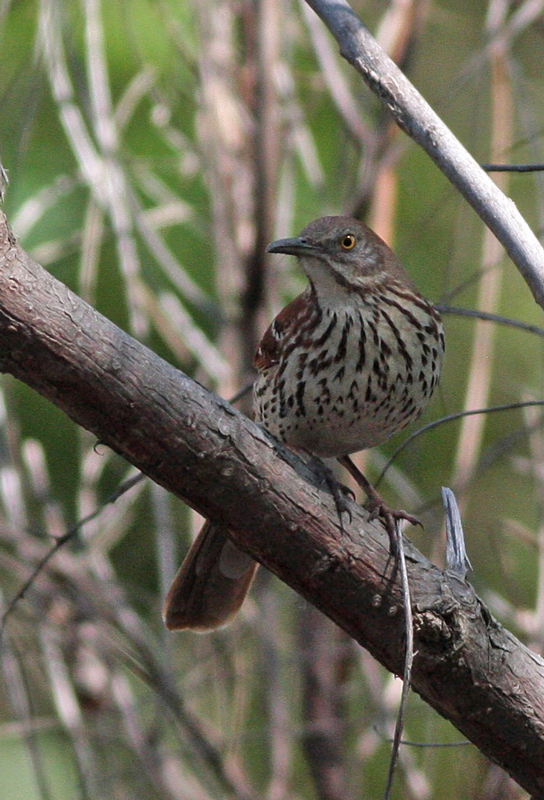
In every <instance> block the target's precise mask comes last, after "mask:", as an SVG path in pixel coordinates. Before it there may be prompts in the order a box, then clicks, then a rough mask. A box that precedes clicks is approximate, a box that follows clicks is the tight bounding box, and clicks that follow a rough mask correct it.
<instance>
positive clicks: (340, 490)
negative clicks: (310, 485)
mask: <svg viewBox="0 0 544 800" xmlns="http://www.w3.org/2000/svg"><path fill="white" fill-rule="evenodd" d="M310 463H311V464H312V465H313V466H314V467H315V468H316V471H317V472H318V473H319V476H320V478H321V479H322V481H323V483H324V484H325V485H326V486H327V489H328V490H329V491H330V493H331V494H332V496H333V500H334V505H335V506H336V513H337V514H338V521H339V522H340V530H341V531H342V533H343V532H344V523H343V521H342V514H344V513H345V514H347V515H348V516H349V521H350V522H351V520H352V515H351V511H350V508H349V505H348V503H347V500H346V497H349V498H350V499H351V500H355V495H354V493H353V492H352V491H351V489H350V488H349V487H348V486H344V484H342V483H339V482H338V481H337V480H336V478H335V477H334V475H333V472H332V470H331V469H330V467H328V466H327V465H326V464H325V462H324V461H322V460H321V459H320V458H318V456H311V457H310Z"/></svg>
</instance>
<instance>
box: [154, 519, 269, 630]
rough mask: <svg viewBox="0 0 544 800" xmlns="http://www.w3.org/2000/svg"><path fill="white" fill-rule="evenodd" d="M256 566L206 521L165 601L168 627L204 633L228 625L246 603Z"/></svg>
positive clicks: (222, 532) (221, 529)
mask: <svg viewBox="0 0 544 800" xmlns="http://www.w3.org/2000/svg"><path fill="white" fill-rule="evenodd" d="M257 566H258V565H257V562H256V561H253V559H252V558H250V557H249V556H248V555H246V554H245V553H243V552H242V551H241V550H238V548H237V547H235V546H234V545H233V544H231V542H230V541H229V539H228V538H227V536H226V533H225V531H224V529H223V528H221V527H219V526H217V525H214V524H213V523H211V522H209V521H207V522H206V523H205V524H204V526H203V527H202V530H201V531H200V533H199V534H198V536H197V538H196V539H195V541H194V543H193V545H192V547H191V549H190V550H189V552H188V554H187V556H186V557H185V561H184V562H183V564H182V565H181V567H180V568H179V571H178V573H177V575H176V577H175V578H174V581H173V583H172V586H171V587H170V591H169V592H168V595H167V597H166V600H165V603H164V606H163V611H162V615H163V619H164V622H165V624H166V627H167V628H170V630H180V629H182V628H190V629H191V630H194V631H198V632H200V633H205V632H206V631H213V630H215V629H216V628H222V627H223V626H224V625H228V623H229V622H230V621H231V619H232V618H233V617H234V615H235V614H236V612H237V611H238V609H239V608H240V606H241V605H242V603H243V602H244V598H245V596H246V594H247V593H248V591H249V587H250V586H251V582H252V581H253V576H254V575H255V571H256V569H257Z"/></svg>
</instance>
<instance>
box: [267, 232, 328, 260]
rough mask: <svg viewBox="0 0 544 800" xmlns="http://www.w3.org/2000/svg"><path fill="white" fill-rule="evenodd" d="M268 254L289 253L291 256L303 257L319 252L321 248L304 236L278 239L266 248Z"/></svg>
mask: <svg viewBox="0 0 544 800" xmlns="http://www.w3.org/2000/svg"><path fill="white" fill-rule="evenodd" d="M266 252H267V253H287V254H288V255H290V256H303V255H305V254H307V253H315V252H319V248H318V247H316V245H315V244H312V243H311V242H309V241H308V240H307V239H304V238H303V237H302V236H293V238H292V239H278V240H277V241H275V242H272V244H269V245H268V247H267V248H266Z"/></svg>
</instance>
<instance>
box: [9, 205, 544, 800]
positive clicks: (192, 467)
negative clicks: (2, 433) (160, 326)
mask: <svg viewBox="0 0 544 800" xmlns="http://www.w3.org/2000/svg"><path fill="white" fill-rule="evenodd" d="M0 368H1V369H2V371H4V372H9V373H11V374H12V375H14V376H15V377H17V378H19V379H21V380H22V381H24V382H25V383H27V384H28V385H29V386H32V387H33V388H34V389H36V390H37V391H38V392H40V393H41V394H42V395H44V396H45V397H47V398H49V399H50V400H51V401H52V402H54V403H55V404H56V405H58V406H59V407H60V408H62V409H63V410H64V411H65V412H66V413H67V414H68V415H69V416H70V417H71V418H72V419H74V420H75V421H76V422H78V423H79V424H80V425H82V426H84V427H85V428H87V429H88V430H90V431H92V432H93V433H94V434H95V435H96V436H97V438H98V439H99V440H100V441H102V442H104V443H105V444H107V445H109V446H110V447H112V448H113V449H114V450H116V451H117V452H118V453H120V454H121V455H123V456H124V457H125V458H126V459H127V460H128V461H130V462H131V463H132V464H134V465H135V466H137V467H138V468H139V469H141V470H142V471H143V472H144V473H146V474H147V475H149V477H151V478H152V479H153V480H155V481H157V482H158V483H160V484H162V485H163V486H165V487H166V488H167V489H169V490H170V491H172V492H174V493H175V494H177V495H178V496H179V497H182V498H183V499H185V500H186V501H187V502H188V503H190V505H192V506H194V507H195V508H197V509H198V510H199V511H200V512H201V513H203V514H205V515H207V516H209V517H211V518H213V519H215V520H218V521H220V522H222V523H224V524H225V525H226V526H228V527H229V528H230V529H231V530H232V531H233V534H232V535H233V539H234V540H235V541H236V543H237V544H238V545H239V546H240V547H242V548H243V549H245V550H247V551H248V552H249V553H251V555H252V556H254V557H255V558H256V559H258V560H259V561H261V562H262V563H263V564H264V565H265V566H267V567H268V568H269V569H271V570H272V571H273V572H274V573H276V574H277V575H279V576H280V577H281V578H282V579H283V580H285V581H286V582H287V583H289V584H290V585H291V586H293V587H294V588H295V589H296V590H297V591H298V592H300V593H301V594H302V595H304V596H305V597H306V598H307V599H308V600H309V601H310V602H312V603H313V604H314V605H316V606H317V607H318V608H320V609H321V610H322V611H324V612H325V613H326V614H327V615H328V616H329V617H331V619H333V620H334V621H335V622H337V623H338V625H340V626H341V627H342V628H344V630H346V631H347V632H348V633H349V634H350V635H351V636H353V637H354V638H355V639H356V640H357V641H358V642H359V643H360V644H361V645H363V646H364V647H366V648H368V649H369V650H370V652H371V653H372V654H373V655H374V656H375V657H376V658H377V659H378V660H379V661H381V663H382V664H384V665H385V666H386V667H387V668H388V669H389V670H391V671H392V672H394V673H396V674H399V673H401V672H402V661H403V634H404V622H403V614H402V609H401V604H402V595H401V591H400V587H399V585H398V582H397V580H396V576H395V575H394V574H392V563H391V560H390V559H389V543H388V538H387V535H386V534H385V532H384V531H383V529H382V528H381V526H380V525H378V524H377V523H369V522H368V519H367V515H366V514H365V512H364V511H362V510H361V509H359V508H357V507H356V506H353V521H352V522H351V524H349V525H348V527H347V530H346V532H345V533H344V534H341V532H340V531H339V528H338V519H337V515H336V510H335V505H334V501H333V499H332V498H331V497H330V495H329V494H328V492H327V491H326V489H324V488H321V487H320V486H319V481H318V479H317V478H316V476H315V475H314V473H313V472H312V471H311V469H310V468H309V467H307V466H305V465H304V464H302V462H300V461H299V460H298V458H296V456H294V455H292V454H291V453H289V452H288V451H286V450H284V449H283V448H281V447H280V446H279V445H277V444H276V443H275V442H274V441H273V440H272V439H271V438H270V437H269V436H268V435H266V434H265V433H264V432H262V431H261V430H260V429H259V428H258V427H257V426H256V425H254V424H253V423H251V422H250V421H249V420H247V419H246V418H245V417H243V416H242V415H241V414H239V413H238V412H237V411H235V410H234V409H233V408H232V407H231V406H229V405H228V403H226V402H224V401H223V400H221V399H220V398H218V397H217V396H215V395H214V394H212V393H210V392H208V391H206V390H205V389H204V388H203V387H201V386H200V385H199V384H197V383H196V382H195V381H193V380H191V379H190V378H188V377H187V376H185V375H183V373H181V372H179V371H178V370H176V369H174V368H173V367H172V366H170V365H169V364H167V363H166V362H165V361H163V360H162V359H160V358H159V357H158V356H156V355H155V354H154V353H152V352H151V351H150V350H148V349H147V348H146V347H144V346H143V345H141V344H139V343H138V342H137V341H135V340H134V339H132V338H131V337H130V336H128V335H126V334H125V333H123V331H121V330H120V329H119V328H117V327H116V326H115V325H113V324H112V323H111V322H109V321H108V320H107V319H105V318H104V317H102V316H101V315H100V314H98V313H97V312H96V311H95V310H94V309H92V308H91V307H90V306H88V305H87V304H86V303H84V302H83V301H82V300H80V299H79V298H78V297H76V296H75V295H74V294H72V293H71V292H70V291H69V290H68V289H67V288H66V287H65V286H63V285H62V284H61V283H59V282H58V281H56V280H55V279H54V278H52V277H51V276H50V275H49V274H48V273H46V272H45V271H44V270H43V269H42V268H41V267H40V266H39V265H37V264H35V263H34V262H33V261H32V260H31V259H30V257H29V256H28V255H27V254H26V253H25V252H24V251H22V250H21V249H20V248H19V247H18V246H17V244H16V242H15V239H14V237H13V235H12V234H11V232H10V230H9V228H8V226H7V223H6V220H5V217H4V216H3V215H2V214H0ZM346 522H347V520H346ZM406 548H407V561H408V567H409V577H410V585H411V587H412V594H413V608H414V629H415V636H416V642H415V651H416V655H415V659H414V671H413V686H414V689H415V690H416V691H417V692H418V693H419V694H420V695H421V696H422V697H423V698H424V699H425V700H426V701H427V702H428V703H430V704H431V705H432V706H433V707H434V708H435V709H436V710H437V711H438V712H439V713H440V714H442V715H443V716H445V717H447V718H448V719H450V720H451V721H452V722H453V723H454V724H455V725H456V726H457V727H458V728H459V730H461V731H462V732H463V733H464V734H465V735H466V736H467V737H468V738H469V739H471V740H472V741H473V742H474V743H475V744H476V745H477V746H478V747H479V748H480V749H481V750H482V751H483V752H484V753H485V754H486V755H487V756H488V757H489V758H491V759H493V760H494V761H496V762H497V763H499V764H501V765H502V766H503V767H504V768H505V769H507V770H508V771H509V772H510V773H511V774H512V776H513V777H514V778H516V779H517V780H518V781H519V783H521V784H522V785H523V786H524V787H525V788H526V789H528V791H530V792H532V794H533V795H534V796H535V797H540V798H544V704H543V703H542V697H544V663H543V662H542V660H541V659H540V658H538V657H537V656H535V655H534V654H532V653H530V652H529V651H528V650H527V649H526V648H525V647H524V646H523V645H522V644H521V643H520V642H518V641H517V640H516V639H515V638H514V637H513V636H512V635H511V634H509V633H508V632H507V631H505V630H504V629H503V628H502V627H501V626H500V625H499V624H498V623H496V622H495V621H494V620H493V619H492V618H491V616H490V615H489V613H488V612H487V610H486V609H485V607H484V606H483V605H482V603H481V602H480V601H479V600H478V598H477V597H476V596H475V595H474V593H473V591H472V589H471V588H470V587H469V586H467V585H466V584H464V583H461V582H458V581H456V580H455V579H454V578H452V577H449V576H447V575H445V574H443V573H442V572H441V571H440V570H438V569H437V568H436V567H434V566H432V564H430V563H429V562H428V561H427V560H426V559H425V558H424V557H423V556H422V555H420V554H419V553H418V552H417V551H416V550H415V548H413V547H412V546H410V544H409V543H407V545H406Z"/></svg>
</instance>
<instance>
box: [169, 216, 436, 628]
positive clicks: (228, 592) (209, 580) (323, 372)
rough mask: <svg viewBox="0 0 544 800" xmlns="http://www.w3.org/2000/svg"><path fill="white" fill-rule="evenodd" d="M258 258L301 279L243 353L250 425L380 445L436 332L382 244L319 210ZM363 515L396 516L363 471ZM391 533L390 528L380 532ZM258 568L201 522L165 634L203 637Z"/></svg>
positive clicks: (331, 453) (423, 392)
mask: <svg viewBox="0 0 544 800" xmlns="http://www.w3.org/2000/svg"><path fill="white" fill-rule="evenodd" d="M267 251H268V252H269V253H279V254H288V255H294V256H296V257H297V258H298V261H299V263H300V266H301V267H302V270H303V272H304V273H305V275H306V278H307V279H308V285H307V286H306V288H305V290H304V291H303V292H302V294H300V295H299V296H298V297H296V298H295V299H294V300H293V301H292V302H291V303H289V304H288V305H287V306H286V307H285V308H284V309H283V310H282V311H281V312H280V313H279V314H278V316H277V317H276V318H275V319H274V320H273V322H272V323H271V324H270V326H269V327H268V329H267V331H266V332H265V334H264V336H263V338H262V340H261V343H260V345H259V347H258V349H257V352H256V354H255V358H254V365H255V369H256V371H257V378H256V380H255V383H254V387H253V409H254V417H255V420H256V421H257V422H258V423H259V424H260V425H262V426H263V427H264V428H265V429H266V430H267V431H268V432H269V433H270V434H272V435H273V436H274V437H276V438H277V439H279V440H280V441H281V442H282V443H284V444H286V445H287V446H288V447H290V448H292V449H293V450H295V451H298V452H302V453H305V454H307V455H309V456H312V457H318V458H319V459H322V458H326V459H328V458H337V459H338V460H339V461H340V463H342V464H344V466H346V467H347V468H348V469H350V471H351V472H352V474H356V473H357V470H356V468H355V465H354V464H353V462H352V461H351V460H350V459H349V456H350V454H352V453H355V452H358V451H360V450H365V449H367V448H370V447H375V446H376V445H379V444H382V443H383V442H385V441H387V440H388V439H390V438H391V437H392V436H393V435H394V434H396V433H398V432H399V431H400V430H402V429H403V428H404V427H406V426H407V425H408V424H410V423H411V422H414V421H415V420H416V419H417V418H418V417H419V416H420V414H421V413H422V412H423V410H424V408H425V407H426V405H427V403H428V402H429V400H430V398H431V396H432V394H433V392H434V390H435V388H436V386H437V384H438V381H439V378H440V373H441V369H442V363H443V358H444V349H445V343H444V332H443V327H442V322H441V318H440V315H439V313H438V311H437V310H436V309H435V308H434V306H433V305H432V304H431V303H430V302H429V301H428V300H426V299H425V298H424V297H423V296H422V295H421V294H420V293H419V291H418V290H417V289H416V287H415V286H414V284H413V283H412V281H411V279H410V277H409V276H408V274H407V272H406V270H405V269H404V267H403V266H402V264H401V263H400V261H399V260H398V259H397V257H396V256H395V254H394V253H393V251H392V250H391V249H390V248H389V246H388V245H387V244H386V243H385V242H384V241H383V240H382V239H381V238H380V237H379V236H378V235H377V234H376V233H374V231H372V230H371V229H370V228H369V227H368V226H367V225H365V224H364V223H363V222H361V221H359V220H356V219H352V218H350V217H344V216H326V217H320V218H319V219H316V220H314V221H313V222H311V223H310V224H309V225H307V226H306V227H305V228H304V229H303V230H302V232H301V233H300V235H299V236H295V237H292V238H288V239H279V240H277V241H275V242H272V244H270V245H269V246H268V248H267ZM357 474H359V477H360V478H361V480H362V485H363V488H364V489H365V491H366V493H367V496H368V503H367V507H368V508H369V509H370V511H371V514H372V516H378V515H379V516H381V517H383V519H384V521H385V523H386V527H387V528H388V530H389V532H390V530H391V526H392V524H393V522H394V520H395V519H397V518H399V517H404V518H406V519H409V520H410V521H411V522H417V520H415V518H413V517H411V515H409V514H406V512H402V511H399V512H396V511H391V510H390V509H389V508H388V507H387V506H386V504H385V503H384V501H383V500H382V498H381V496H380V495H379V494H378V492H377V491H376V490H375V489H374V488H373V487H372V485H371V484H370V483H369V481H367V479H366V478H365V477H364V476H362V474H361V473H357ZM390 535H391V532H390ZM256 569H257V563H256V562H255V561H254V560H253V559H252V558H251V557H250V556H248V555H247V554H246V553H244V552H242V551H241V550H239V549H238V548H237V547H236V546H235V545H234V544H233V543H232V542H231V541H230V539H229V536H228V531H227V530H225V529H224V528H222V527H221V526H220V525H218V524H216V523H214V522H213V521H210V520H208V521H206V522H205V524H204V526H203V528H202V529H201V531H200V533H199V534H198V536H197V538H196V539H195V541H194V543H193V545H192V546H191V548H190V550H189V553H188V555H187V556H186V558H185V561H184V562H183V564H182V565H181V567H180V569H179V571H178V573H177V575H176V577H175V579H174V581H173V583H172V586H171V588H170V590H169V592H168V595H167V598H166V601H165V603H164V607H163V618H164V621H165V624H166V626H167V627H168V628H169V629H172V630H176V629H185V628H188V629H191V630H193V631H196V632H207V631H212V630H215V629H217V628H221V627H224V626H225V625H227V624H228V623H229V622H230V621H231V620H232V619H233V617H234V615H235V614H236V613H237V611H238V610H239V608H240V606H241V605H242V603H243V600H244V598H245V596H246V594H247V592H248V590H249V588H250V586H251V583H252V581H253V577H254V575H255V571H256Z"/></svg>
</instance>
